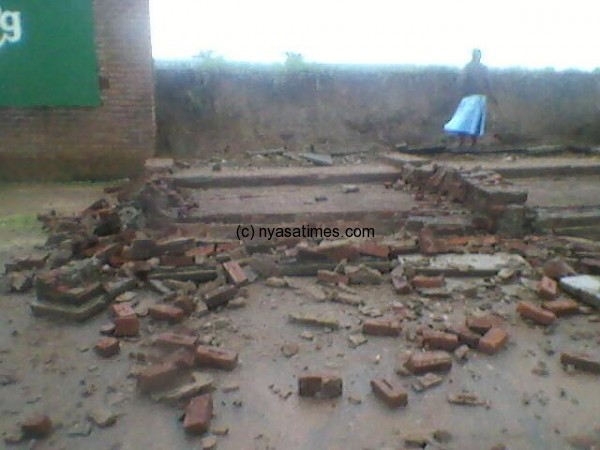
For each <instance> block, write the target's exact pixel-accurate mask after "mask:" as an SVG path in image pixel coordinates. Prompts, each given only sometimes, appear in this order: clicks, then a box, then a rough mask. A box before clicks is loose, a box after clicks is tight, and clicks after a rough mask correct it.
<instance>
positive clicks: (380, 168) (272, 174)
mask: <svg viewBox="0 0 600 450" xmlns="http://www.w3.org/2000/svg"><path fill="white" fill-rule="evenodd" d="M397 178H398V170H397V169H396V168H395V167H393V166H392V165H389V164H362V165H354V166H349V165H345V166H333V167H268V168H267V167H264V168H256V169H254V170H250V169H243V170H237V169H227V168H224V169H223V170H222V171H221V172H214V171H211V170H210V169H188V170H185V171H182V172H179V173H177V174H176V175H173V176H172V177H170V180H172V181H173V183H174V184H175V185H176V186H178V187H183V188H195V189H197V188H240V187H266V186H279V185H300V186H310V185H313V186H315V185H330V184H342V183H344V184H357V183H384V182H386V181H395V180H396V179H397Z"/></svg>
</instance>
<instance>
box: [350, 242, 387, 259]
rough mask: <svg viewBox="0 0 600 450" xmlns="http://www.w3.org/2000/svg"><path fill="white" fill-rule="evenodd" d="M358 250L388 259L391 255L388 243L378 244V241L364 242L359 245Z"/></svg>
mask: <svg viewBox="0 0 600 450" xmlns="http://www.w3.org/2000/svg"><path fill="white" fill-rule="evenodd" d="M358 252H359V253H360V254H361V255H367V256H374V257H376V258H383V259H387V258H388V257H389V255H390V248H389V247H388V246H387V245H381V244H377V243H376V242H363V243H361V244H359V245H358Z"/></svg>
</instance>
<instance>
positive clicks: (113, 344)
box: [94, 337, 121, 358]
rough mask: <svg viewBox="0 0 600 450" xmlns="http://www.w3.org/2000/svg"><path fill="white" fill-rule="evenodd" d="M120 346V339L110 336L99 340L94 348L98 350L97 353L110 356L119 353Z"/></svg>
mask: <svg viewBox="0 0 600 450" xmlns="http://www.w3.org/2000/svg"><path fill="white" fill-rule="evenodd" d="M120 348H121V347H120V344H119V340H118V339H115V338H113V337H108V338H105V339H102V340H101V341H99V342H98V343H97V344H96V346H95V347H94V350H96V353H98V355H100V356H102V357H103V358H110V357H111V356H114V355H116V354H117V353H119V350H120Z"/></svg>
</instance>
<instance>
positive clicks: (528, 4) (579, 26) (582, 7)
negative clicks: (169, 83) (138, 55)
mask: <svg viewBox="0 0 600 450" xmlns="http://www.w3.org/2000/svg"><path fill="white" fill-rule="evenodd" d="M150 6H151V15H152V43H153V52H154V57H155V58H158V59H162V58H185V57H189V56H193V55H196V54H198V53H199V52H201V51H207V50H212V51H214V52H215V53H216V54H218V55H221V56H223V57H225V58H226V59H227V60H230V61H250V62H277V61H280V62H282V61H283V60H284V59H285V52H288V51H289V52H296V53H301V54H302V55H304V58H305V60H307V61H311V62H323V63H384V64H388V63H389V64H435V65H454V66H462V65H463V64H464V63H465V62H466V60H468V59H469V56H470V51H471V49H472V48H474V47H480V48H481V49H482V50H483V54H484V55H483V56H484V62H485V63H486V64H488V65H489V66H493V67H511V66H521V67H530V68H544V67H554V68H556V69H565V68H579V69H586V70H588V69H593V68H596V67H600V0H569V1H565V0H454V1H451V0H411V1H406V0H369V1H362V0H361V1H359V0H302V1H299V0H150Z"/></svg>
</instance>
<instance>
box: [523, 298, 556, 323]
mask: <svg viewBox="0 0 600 450" xmlns="http://www.w3.org/2000/svg"><path fill="white" fill-rule="evenodd" d="M517 312H518V313H519V314H521V316H523V317H526V318H527V319H530V320H533V321H534V322H536V323H539V324H540V325H552V324H553V323H554V322H555V321H556V315H555V314H554V313H553V312H551V311H547V310H545V309H542V308H540V307H539V306H537V305H534V304H533V303H531V302H519V304H518V305H517Z"/></svg>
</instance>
